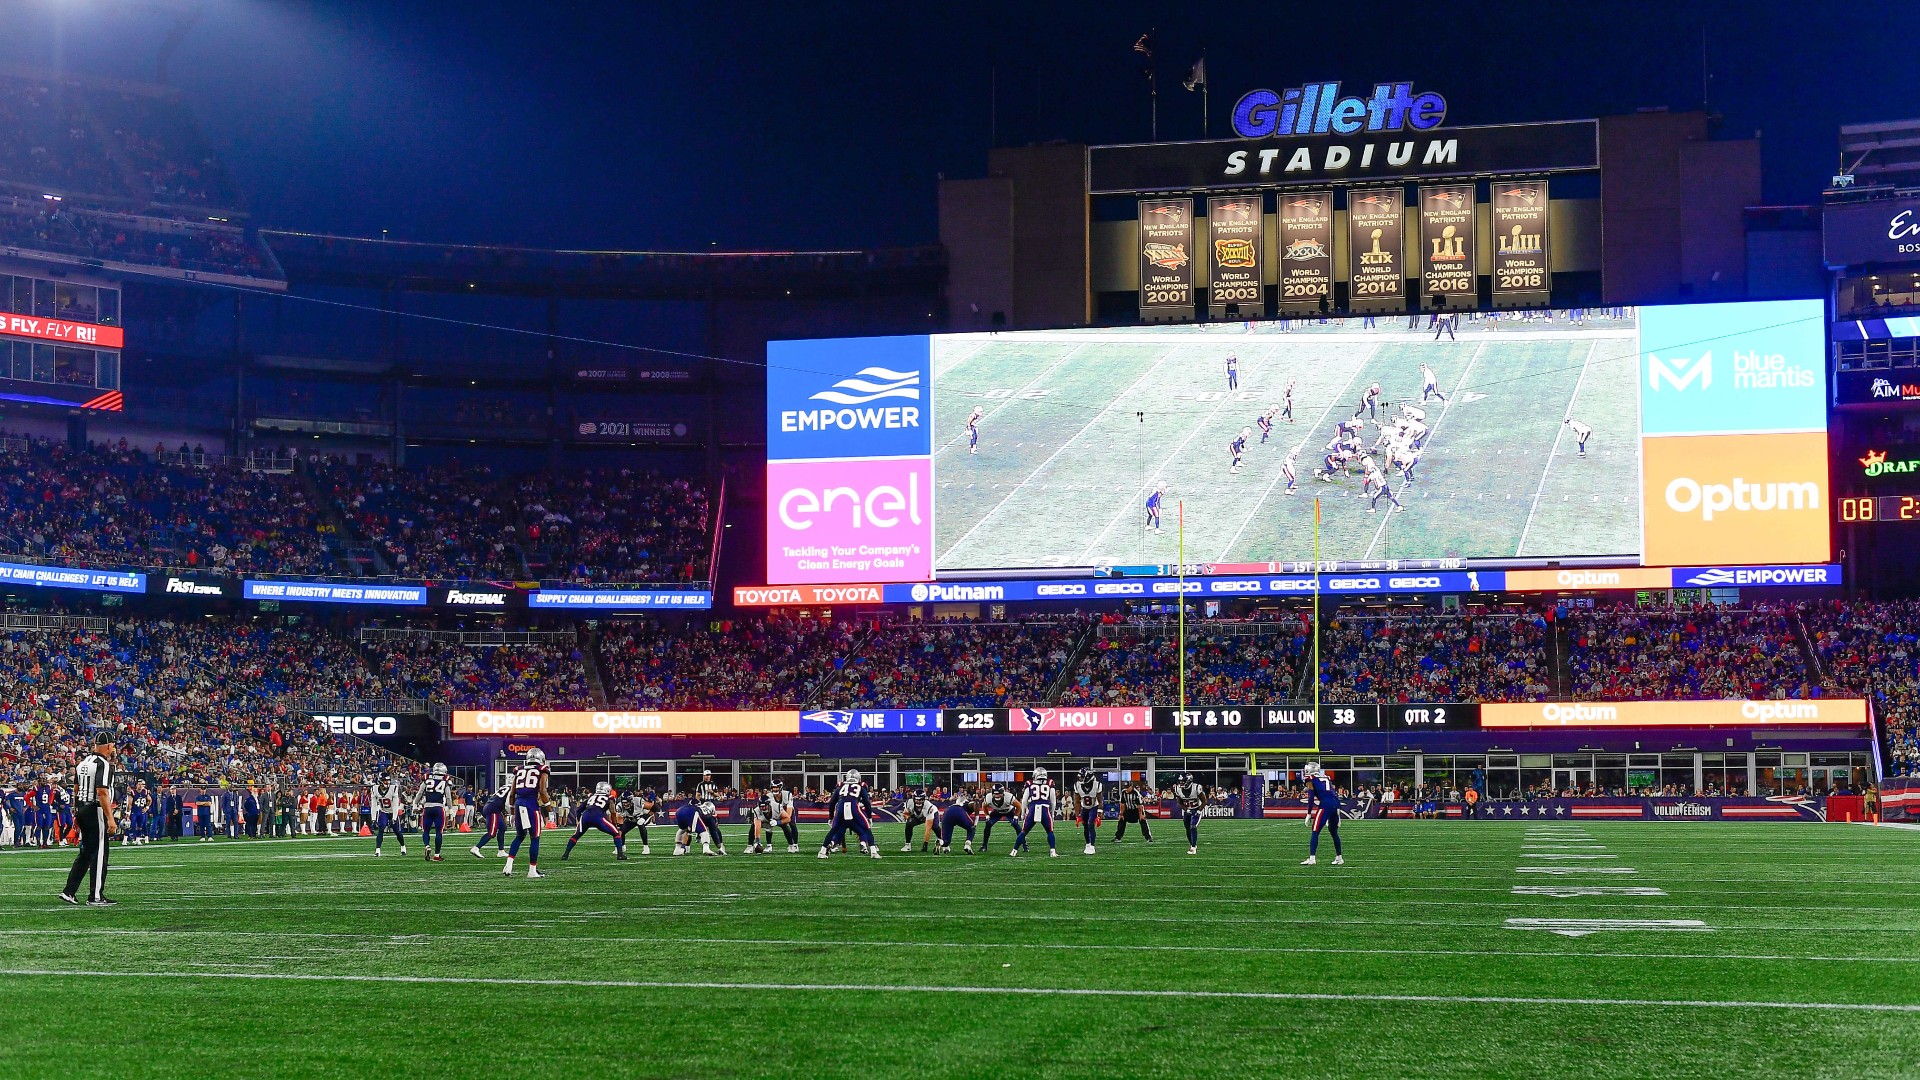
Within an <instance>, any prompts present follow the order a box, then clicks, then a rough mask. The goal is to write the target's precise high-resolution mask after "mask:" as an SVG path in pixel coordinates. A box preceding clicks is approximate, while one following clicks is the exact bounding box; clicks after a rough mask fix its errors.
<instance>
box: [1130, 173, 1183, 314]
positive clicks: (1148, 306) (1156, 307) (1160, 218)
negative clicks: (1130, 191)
mask: <svg viewBox="0 0 1920 1080" xmlns="http://www.w3.org/2000/svg"><path fill="white" fill-rule="evenodd" d="M1140 314H1141V317H1143V318H1148V317H1156V316H1157V317H1160V318H1189V319H1190V318H1192V317H1193V200H1192V199H1141V200H1140Z"/></svg>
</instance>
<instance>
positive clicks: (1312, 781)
mask: <svg viewBox="0 0 1920 1080" xmlns="http://www.w3.org/2000/svg"><path fill="white" fill-rule="evenodd" d="M1301 771H1302V772H1303V773H1305V774H1306V777H1307V828H1309V829H1312V830H1313V834H1312V836H1310V837H1309V838H1308V840H1307V857H1306V858H1305V859H1303V860H1301V862H1300V865H1301V866H1312V865H1314V864H1315V863H1317V862H1319V861H1320V857H1319V854H1320V830H1321V829H1325V830H1327V831H1328V832H1329V833H1331V834H1332V836H1333V865H1335V866H1344V865H1346V862H1347V860H1346V857H1345V856H1343V855H1341V854H1340V792H1339V789H1337V788H1335V787H1334V786H1333V778H1332V777H1330V776H1328V775H1327V772H1326V770H1325V769H1322V768H1321V767H1320V763H1319V762H1317V761H1310V762H1308V763H1307V767H1306V768H1305V769H1302V770H1301Z"/></svg>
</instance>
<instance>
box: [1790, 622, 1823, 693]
mask: <svg viewBox="0 0 1920 1080" xmlns="http://www.w3.org/2000/svg"><path fill="white" fill-rule="evenodd" d="M1787 624H1788V625H1789V626H1792V627H1793V640H1794V641H1796V642H1799V644H1800V655H1801V656H1803V657H1805V658H1806V661H1807V682H1808V683H1809V684H1810V685H1813V686H1818V685H1820V680H1822V679H1824V678H1826V675H1827V673H1826V672H1824V671H1822V670H1820V654H1819V652H1818V651H1817V650H1816V649H1814V647H1813V635H1811V634H1809V633H1807V624H1806V623H1805V622H1802V621H1801V619H1800V611H1799V609H1798V608H1794V609H1791V610H1789V611H1788V612H1787Z"/></svg>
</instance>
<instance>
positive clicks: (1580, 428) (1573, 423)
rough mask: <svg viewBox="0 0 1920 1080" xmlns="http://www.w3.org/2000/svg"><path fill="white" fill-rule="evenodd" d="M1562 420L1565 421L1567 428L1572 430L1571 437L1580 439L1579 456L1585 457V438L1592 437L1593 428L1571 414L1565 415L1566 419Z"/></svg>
mask: <svg viewBox="0 0 1920 1080" xmlns="http://www.w3.org/2000/svg"><path fill="white" fill-rule="evenodd" d="M1564 422H1565V423H1566V425H1567V428H1568V429H1569V430H1571V431H1572V432H1573V437H1574V438H1576V439H1579V440H1580V456H1581V457H1586V456H1587V440H1588V439H1590V438H1592V437H1593V429H1592V428H1590V427H1588V426H1587V425H1585V424H1583V423H1581V422H1580V421H1578V420H1575V419H1574V418H1573V417H1571V416H1569V417H1567V419H1566V420H1565V421H1564Z"/></svg>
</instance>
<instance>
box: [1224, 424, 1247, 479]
mask: <svg viewBox="0 0 1920 1080" xmlns="http://www.w3.org/2000/svg"><path fill="white" fill-rule="evenodd" d="M1252 436H1253V429H1252V428H1241V429H1240V434H1238V435H1236V436H1234V439H1233V441H1232V442H1230V443H1228V444H1227V451H1228V452H1229V453H1231V454H1232V455H1233V467H1232V468H1231V469H1230V470H1228V471H1230V472H1239V471H1240V455H1241V454H1244V453H1246V450H1247V440H1248V439H1249V438H1251V437H1252Z"/></svg>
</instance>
